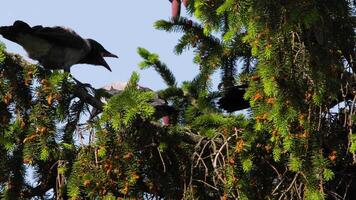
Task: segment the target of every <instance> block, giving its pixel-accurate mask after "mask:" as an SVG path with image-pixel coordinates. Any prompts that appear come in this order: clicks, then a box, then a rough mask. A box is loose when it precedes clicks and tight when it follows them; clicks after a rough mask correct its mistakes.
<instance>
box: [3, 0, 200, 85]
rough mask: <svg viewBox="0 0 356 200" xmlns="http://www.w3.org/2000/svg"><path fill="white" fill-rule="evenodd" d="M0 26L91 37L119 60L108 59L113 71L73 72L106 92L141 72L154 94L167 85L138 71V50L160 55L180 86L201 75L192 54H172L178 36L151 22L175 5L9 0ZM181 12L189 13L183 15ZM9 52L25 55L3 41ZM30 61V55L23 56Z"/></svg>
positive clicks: (164, 0) (139, 0)
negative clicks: (67, 30)
mask: <svg viewBox="0 0 356 200" xmlns="http://www.w3.org/2000/svg"><path fill="white" fill-rule="evenodd" d="M0 5H1V12H0V26H4V25H11V24H12V23H13V22H14V21H15V20H23V21H25V22H27V23H28V24H30V25H31V26H33V25H39V24H41V25H43V26H66V27H70V28H72V29H73V30H75V31H76V32H77V33H78V34H79V35H81V36H82V37H84V38H93V39H95V40H97V41H98V42H100V43H101V44H102V45H103V46H104V47H105V48H106V49H107V50H109V51H110V52H112V53H114V54H117V55H118V56H119V59H115V58H107V59H106V61H107V62H108V63H109V65H110V66H111V69H112V71H113V72H109V71H108V70H106V69H105V68H104V67H100V66H89V65H76V66H74V67H72V68H71V72H72V74H73V75H74V77H76V78H77V79H79V80H81V81H82V82H86V83H90V84H92V85H93V86H94V87H102V86H104V85H106V84H110V83H113V82H117V81H127V80H128V79H129V77H130V75H131V73H132V72H133V71H139V73H140V75H141V81H140V84H141V85H143V86H146V87H150V88H152V89H154V90H157V89H162V88H164V86H165V85H164V83H163V81H162V80H161V79H160V77H159V76H158V75H157V74H156V72H154V71H153V70H143V71H141V70H139V68H138V66H137V64H138V63H139V62H140V61H141V58H140V57H139V55H138V54H137V53H136V49H137V47H144V48H146V49H148V50H149V51H151V52H154V53H158V54H159V55H160V58H161V60H162V61H163V62H165V63H166V64H167V65H168V66H169V67H170V69H171V70H172V71H173V73H174V74H175V75H176V78H177V80H178V81H179V82H182V81H184V80H191V79H192V78H193V77H194V76H195V75H196V74H197V72H198V67H197V66H196V65H194V64H193V62H192V59H193V53H192V52H186V53H183V54H182V55H180V56H176V55H175V54H174V53H173V47H174V45H175V44H176V43H177V41H178V38H179V36H180V34H177V33H167V32H164V31H159V30H155V29H154V28H153V23H154V22H155V21H156V20H159V19H169V17H170V14H171V5H170V2H169V1H168V0H128V1H120V0H101V1H91V0H60V1H49V0H10V1H2V2H1V4H0ZM182 13H185V12H184V11H183V12H182ZM0 41H2V42H4V43H5V44H6V46H7V50H8V51H10V52H14V53H19V54H21V55H26V53H25V51H24V50H23V49H22V48H21V47H20V46H19V45H17V44H15V43H12V42H10V41H7V40H5V39H4V38H2V37H0ZM25 58H27V59H28V60H29V58H28V57H27V56H25Z"/></svg>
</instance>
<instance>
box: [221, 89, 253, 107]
mask: <svg viewBox="0 0 356 200" xmlns="http://www.w3.org/2000/svg"><path fill="white" fill-rule="evenodd" d="M246 88H247V85H238V86H232V87H228V88H226V89H225V90H224V91H223V92H222V97H221V98H220V99H219V101H218V104H219V108H221V109H224V110H226V111H227V112H234V111H238V110H243V109H246V108H249V107H250V103H249V102H248V101H246V100H245V99H244V95H245V93H246Z"/></svg>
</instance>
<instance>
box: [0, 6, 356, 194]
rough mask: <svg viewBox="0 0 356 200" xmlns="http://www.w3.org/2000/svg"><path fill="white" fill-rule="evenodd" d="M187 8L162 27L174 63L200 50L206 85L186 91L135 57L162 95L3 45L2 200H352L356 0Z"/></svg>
mask: <svg viewBox="0 0 356 200" xmlns="http://www.w3.org/2000/svg"><path fill="white" fill-rule="evenodd" d="M177 2H180V1H177ZM184 4H185V5H186V6H187V11H188V16H189V17H180V16H174V18H172V19H170V20H159V21H157V22H156V23H155V27H156V28H157V29H160V30H164V31H167V32H180V33H182V36H181V38H180V39H179V41H178V42H177V45H176V47H175V49H174V52H175V53H176V54H181V53H183V52H184V51H185V50H187V49H192V50H193V53H194V55H195V57H194V60H193V62H194V64H195V65H196V66H197V67H198V68H199V73H198V74H197V75H196V77H195V78H194V79H193V80H186V81H185V82H183V83H178V82H177V81H176V79H175V77H174V74H173V73H172V72H171V71H170V69H169V67H168V66H167V65H166V64H165V63H164V62H163V61H161V60H160V58H159V55H158V54H155V53H152V52H150V51H149V50H146V49H145V48H142V47H140V48H138V54H139V55H140V56H141V57H142V62H141V63H139V66H140V68H141V69H146V68H153V69H154V70H156V71H157V73H158V74H159V75H160V76H161V77H162V81H163V82H165V83H166V85H167V87H166V88H165V89H162V90H160V91H157V92H153V91H150V90H143V89H140V88H139V87H138V82H139V74H138V73H137V72H133V73H132V76H131V78H130V80H129V82H128V84H127V86H126V88H125V89H124V90H123V91H121V92H120V93H118V94H116V95H114V96H111V95H110V94H108V93H107V92H106V91H104V90H102V89H94V88H92V87H91V86H90V85H89V84H80V83H78V82H77V81H75V80H74V79H73V78H72V76H71V75H70V74H68V73H65V72H61V71H48V70H46V69H44V68H43V67H41V66H38V65H33V64H29V63H28V62H26V61H25V60H24V59H23V58H21V56H19V55H15V54H11V53H8V52H7V51H6V50H5V47H4V46H3V45H1V46H0V77H1V79H0V152H1V153H0V155H1V159H0V196H1V198H3V199H11V200H12V199H31V198H35V199H36V198H37V199H50V198H56V199H313V200H314V199H355V198H356V187H355V182H356V177H355V171H356V167H355V163H356V156H355V153H356V136H355V122H354V121H355V118H356V117H355V116H356V115H355V113H356V106H355V98H356V88H355V87H356V82H355V80H356V78H355V73H354V72H355V70H356V68H355V59H356V58H355V57H356V53H355V46H356V45H355V25H356V21H355V1H346V0H330V1H320V0H316V1H267V0H258V1H257V0H239V1H237V0H189V1H184ZM193 16H194V17H195V18H193ZM194 19H196V20H197V22H194V21H193V20H194ZM217 72H221V78H220V84H219V87H218V88H213V85H212V81H211V76H212V74H213V73H217ZM241 86H243V87H244V88H245V87H246V92H245V90H244V93H245V95H244V97H243V98H244V99H242V97H241V93H240V90H239V92H238V93H236V90H234V89H236V88H237V87H241ZM157 95H158V96H159V98H161V99H164V100H165V101H167V103H168V105H169V106H170V107H172V108H173V111H172V112H169V118H170V120H169V121H170V124H169V125H165V124H163V123H162V122H161V120H162V119H161V116H162V115H157V112H158V110H156V109H155V107H154V106H153V105H152V101H153V99H154V98H155V96H157ZM104 97H105V98H106V99H107V101H106V103H104V102H102V101H101V99H102V98H104ZM221 98H224V101H225V103H227V104H229V103H230V104H236V103H241V104H243V103H246V101H249V104H248V105H250V108H249V109H248V110H247V111H246V110H245V111H244V112H242V114H238V113H230V112H232V111H236V109H241V107H240V108H236V107H235V109H230V110H228V112H226V110H224V108H223V107H221V106H219V103H218V102H219V100H220V99H221ZM230 98H231V99H230ZM93 110H95V112H94V111H93ZM88 113H89V114H91V117H90V119H89V120H88V121H86V122H85V123H82V122H80V119H81V116H83V115H84V114H88ZM93 113H95V115H94V114H93ZM98 113H99V114H98ZM240 113H241V112H240ZM83 140H85V141H83ZM29 168H31V169H32V170H33V171H34V177H35V180H34V181H33V182H27V181H26V179H25V174H26V172H27V171H28V169H29Z"/></svg>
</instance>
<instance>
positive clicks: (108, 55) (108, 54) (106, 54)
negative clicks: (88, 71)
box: [101, 51, 118, 58]
mask: <svg viewBox="0 0 356 200" xmlns="http://www.w3.org/2000/svg"><path fill="white" fill-rule="evenodd" d="M101 56H102V57H112V58H118V56H117V55H115V54H112V53H110V52H108V51H105V52H102V53H101Z"/></svg>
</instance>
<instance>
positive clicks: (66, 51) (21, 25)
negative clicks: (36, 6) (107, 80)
mask: <svg viewBox="0 0 356 200" xmlns="http://www.w3.org/2000/svg"><path fill="white" fill-rule="evenodd" d="M0 35H2V36H3V37H4V38H6V39H8V40H10V41H12V42H15V43H17V44H19V45H21V46H22V47H23V48H24V49H25V50H26V52H27V54H28V56H29V57H30V58H32V59H34V60H37V61H38V62H39V63H40V64H41V65H42V66H43V67H44V68H46V69H63V70H64V71H67V72H70V67H71V66H72V65H75V64H80V63H83V64H84V63H85V64H92V65H101V66H104V67H105V68H106V69H108V70H109V71H111V69H110V66H109V65H108V64H107V63H106V62H105V60H104V57H114V58H118V56H116V55H114V54H112V53H110V52H109V51H107V50H106V49H105V48H104V47H103V46H102V45H101V44H100V43H99V42H97V41H95V40H93V39H84V38H82V37H80V36H79V35H78V34H77V33H76V32H74V31H73V30H72V29H69V28H64V27H59V26H55V27H43V26H41V25H38V26H33V27H30V26H29V25H28V24H27V23H25V22H23V21H19V20H18V21H15V22H14V24H13V25H12V26H1V27H0Z"/></svg>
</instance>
